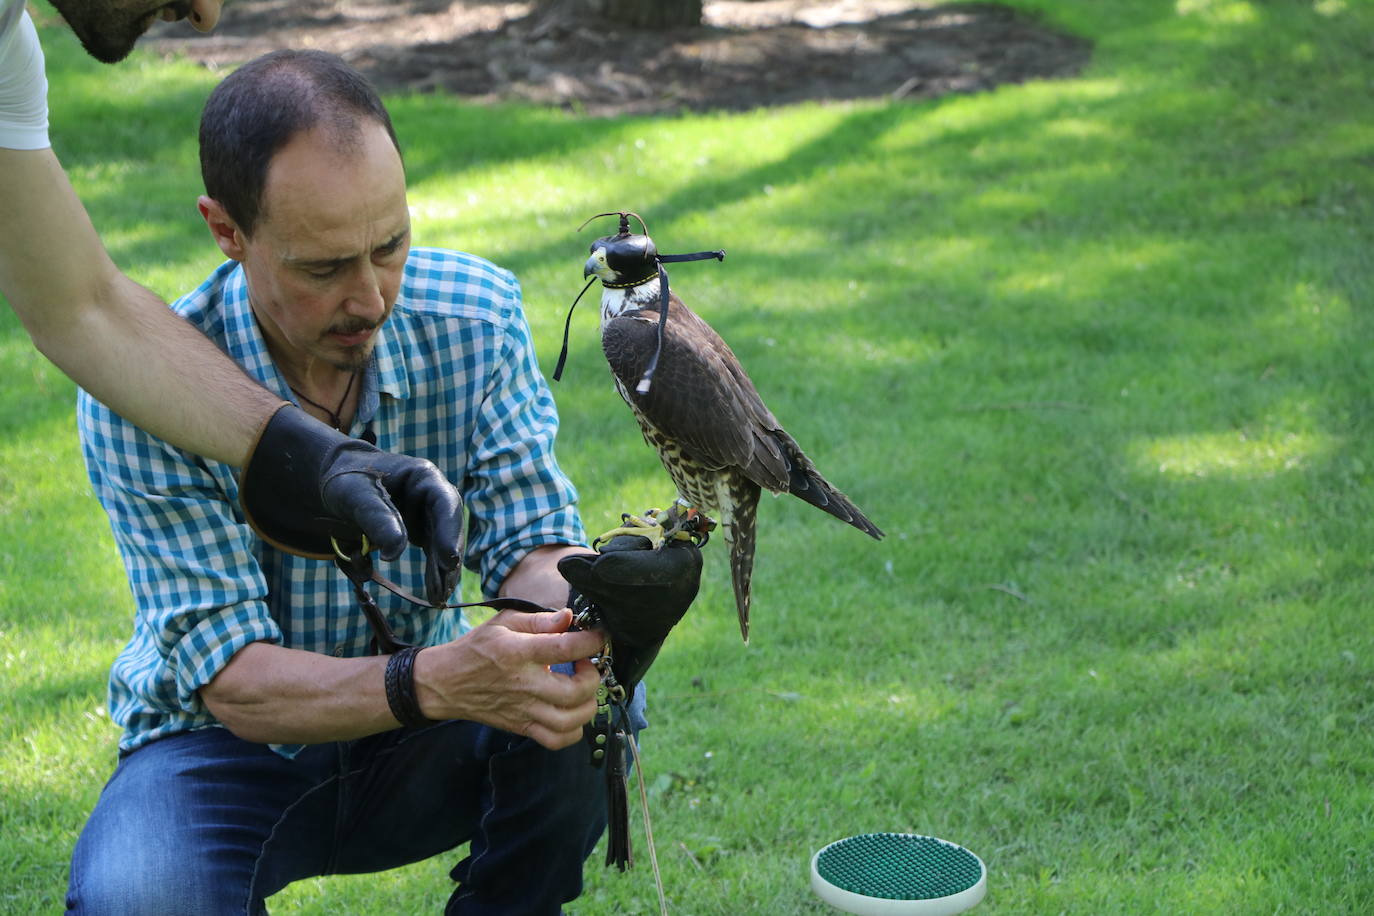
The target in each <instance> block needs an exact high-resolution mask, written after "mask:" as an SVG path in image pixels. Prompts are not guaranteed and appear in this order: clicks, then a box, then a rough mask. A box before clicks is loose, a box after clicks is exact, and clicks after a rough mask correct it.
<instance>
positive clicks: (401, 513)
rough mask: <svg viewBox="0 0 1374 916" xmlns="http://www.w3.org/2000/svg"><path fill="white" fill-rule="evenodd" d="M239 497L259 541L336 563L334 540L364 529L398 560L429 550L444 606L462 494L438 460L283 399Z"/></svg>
mask: <svg viewBox="0 0 1374 916" xmlns="http://www.w3.org/2000/svg"><path fill="white" fill-rule="evenodd" d="M239 502H240V503H241V504H242V506H243V511H244V514H245V515H246V516H247V518H248V524H250V525H251V526H252V527H253V530H254V531H256V532H257V533H258V534H259V535H260V536H261V537H262V539H263V540H265V541H267V542H268V543H269V544H272V545H273V546H274V547H278V548H280V549H282V550H285V551H287V552H288V553H293V554H296V555H297V556H302V557H312V558H314V559H319V560H332V559H334V558H335V551H334V547H333V544H332V543H331V538H337V539H338V540H339V541H340V542H341V543H346V544H348V545H350V548H352V547H356V545H357V544H358V543H360V542H361V540H362V538H363V536H366V538H367V540H368V541H369V542H371V543H372V544H375V545H377V546H378V547H380V548H381V551H382V557H383V558H384V559H387V560H394V559H396V558H397V557H399V556H400V555H401V553H402V552H403V551H404V550H405V548H406V541H407V539H409V541H410V542H411V543H413V544H415V545H416V546H417V547H420V548H422V549H423V550H424V551H425V560H426V563H425V597H426V598H427V599H428V601H429V602H430V604H432V605H435V606H438V605H440V604H443V603H444V601H445V600H446V599H447V598H448V596H449V594H450V593H452V591H453V587H454V586H455V585H456V584H457V582H458V577H459V575H461V573H462V567H461V563H462V558H463V500H462V497H461V496H460V495H459V493H458V491H457V489H456V488H454V486H453V485H452V484H451V483H449V482H448V480H447V479H446V478H445V477H444V475H443V474H442V473H441V472H440V471H439V469H438V468H437V467H435V466H434V465H433V464H431V463H430V462H428V461H424V460H422V459H419V458H410V457H407V456H405V455H396V454H392V453H391V452H384V451H382V450H381V449H379V448H377V447H376V446H374V445H370V444H368V443H367V442H364V441H362V440H361V439H353V438H351V437H349V436H346V435H344V434H343V433H341V432H339V431H337V430H335V429H331V428H330V427H328V426H326V425H325V424H323V423H320V422H319V421H317V420H315V419H313V418H312V417H311V416H310V415H309V414H307V413H306V412H305V411H303V410H301V409H300V408H298V407H293V406H291V405H289V404H288V405H286V406H284V407H282V408H281V409H280V410H278V411H277V412H276V413H275V414H274V415H273V416H272V419H270V420H269V421H267V425H266V426H265V427H263V430H262V434H261V435H260V436H259V437H258V441H257V444H256V445H255V446H254V447H253V451H252V452H251V453H250V454H249V456H248V461H247V463H246V464H245V465H244V468H243V473H242V475H241V476H240V478H239Z"/></svg>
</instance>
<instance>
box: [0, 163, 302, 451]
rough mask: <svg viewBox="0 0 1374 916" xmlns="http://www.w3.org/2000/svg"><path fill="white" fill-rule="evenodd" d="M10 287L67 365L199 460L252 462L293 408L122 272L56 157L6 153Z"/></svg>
mask: <svg viewBox="0 0 1374 916" xmlns="http://www.w3.org/2000/svg"><path fill="white" fill-rule="evenodd" d="M0 290H2V291H3V292H4V294H5V296H6V298H7V299H8V300H9V302H10V304H11V306H12V307H13V308H14V310H15V312H16V313H17V314H18V315H19V318H20V320H21V321H22V322H23V323H24V326H25V328H26V329H27V330H28V332H29V335H30V336H31V337H32V338H33V341H34V344H35V345H36V346H37V347H38V349H39V350H40V351H42V352H43V354H44V355H45V356H47V357H48V358H49V359H50V360H52V361H53V363H55V364H56V365H57V366H58V368H60V369H61V370H62V371H63V372H65V373H66V374H67V375H68V376H70V377H71V378H72V379H73V380H74V381H75V382H76V383H77V384H79V385H81V387H83V388H85V389H86V390H87V391H89V392H91V394H93V395H94V396H95V397H96V398H98V399H99V400H100V401H102V402H104V403H105V404H107V405H109V406H110V407H111V408H112V409H114V410H115V411H116V412H118V413H119V414H120V415H121V416H123V417H125V418H126V419H128V420H130V421H131V422H133V423H135V424H137V425H138V426H141V427H143V428H144V429H146V430H148V431H149V432H152V433H154V434H155V435H157V436H159V437H161V438H163V439H166V440H167V441H169V442H171V443H173V444H174V445H178V446H180V447H182V448H184V449H186V450H188V451H192V452H195V453H196V454H199V455H203V456H205V457H207V458H211V459H214V460H217V461H223V462H226V463H229V464H235V465H239V464H242V463H243V461H244V459H245V458H246V457H247V455H248V452H249V450H250V449H251V448H252V446H253V443H254V442H255V440H256V436H257V434H258V432H259V431H260V430H261V429H262V426H263V424H265V423H266V421H267V420H268V419H269V418H270V417H271V416H272V414H273V413H274V412H275V411H276V410H277V408H279V407H280V406H281V404H282V400H281V398H279V397H277V396H276V395H274V394H272V393H271V392H269V391H267V390H266V389H264V388H262V387H261V386H260V385H258V384H257V383H256V382H254V381H253V380H252V379H250V378H249V377H248V376H247V375H246V374H244V372H243V370H242V369H240V368H239V367H238V366H237V365H236V364H235V363H234V362H233V361H232V360H231V359H229V357H228V356H226V355H225V354H224V353H223V352H221V351H220V350H219V349H218V348H217V347H215V345H214V344H212V343H211V342H210V341H209V340H208V339H207V338H206V337H205V336H204V335H202V334H201V333H200V332H199V331H197V330H196V329H195V328H193V327H191V325H189V324H187V323H186V322H185V321H183V320H181V319H180V318H179V317H177V316H176V315H175V314H173V313H172V312H170V311H169V310H168V308H167V305H166V303H165V302H163V301H162V300H161V299H160V298H159V297H158V296H156V295H155V294H153V293H152V292H150V291H148V290H147V289H144V288H143V287H142V286H140V285H138V284H137V283H135V282H133V281H132V280H130V279H129V278H127V277H125V276H124V275H123V274H122V273H120V271H119V269H118V268H117V267H116V266H115V265H114V263H113V262H112V261H111V260H110V258H109V255H108V254H107V253H106V252H105V248H104V246H103V245H102V244H101V242H100V239H99V237H98V236H97V235H96V232H95V229H94V227H93V226H92V225H91V222H90V219H89V218H88V217H87V215H86V211H85V208H84V207H82V205H81V202H80V201H79V200H78V199H77V197H76V194H75V192H74V191H73V190H72V187H71V184H70V183H69V182H68V181H67V177H66V175H65V174H64V173H63V171H62V167H61V165H60V164H59V163H58V161H57V158H56V157H55V156H54V155H53V154H52V151H51V150H23V151H18V150H6V149H0Z"/></svg>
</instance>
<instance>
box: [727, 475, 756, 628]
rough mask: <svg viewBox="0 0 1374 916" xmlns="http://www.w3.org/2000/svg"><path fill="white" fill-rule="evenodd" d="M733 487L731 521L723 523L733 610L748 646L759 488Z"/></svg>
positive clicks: (748, 486)
mask: <svg viewBox="0 0 1374 916" xmlns="http://www.w3.org/2000/svg"><path fill="white" fill-rule="evenodd" d="M741 483H742V484H743V486H740V487H738V488H735V487H732V488H731V490H732V492H731V494H730V496H731V503H732V505H731V510H732V511H731V518H730V521H729V522H722V527H723V528H724V530H725V540H726V543H728V544H729V545H730V583H731V584H732V585H733V586H734V589H735V610H736V611H737V612H738V613H739V635H740V636H742V637H744V641H745V643H748V642H749V604H750V597H749V583H750V581H751V580H752V579H753V577H754V522H755V519H756V518H757V517H758V509H759V488H758V486H756V485H754V484H753V483H752V482H749V481H741Z"/></svg>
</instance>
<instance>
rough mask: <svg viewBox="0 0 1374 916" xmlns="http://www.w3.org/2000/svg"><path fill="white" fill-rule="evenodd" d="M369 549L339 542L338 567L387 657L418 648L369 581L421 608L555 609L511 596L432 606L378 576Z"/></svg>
mask: <svg viewBox="0 0 1374 916" xmlns="http://www.w3.org/2000/svg"><path fill="white" fill-rule="evenodd" d="M368 546H369V545H368V543H367V541H366V539H364V541H363V543H362V546H361V548H360V549H358V550H356V551H353V552H345V551H344V550H343V549H342V548H341V547H339V545H338V542H337V541H336V542H335V543H334V565H335V566H337V567H339V569H340V571H342V572H343V574H344V575H345V576H347V577H348V581H349V582H350V583H352V585H353V594H354V595H355V596H356V597H357V599H358V605H359V606H360V607H361V608H362V611H363V616H365V617H366V618H367V622H368V624H370V625H371V627H372V640H373V642H374V643H375V644H376V647H377V651H379V652H381V653H382V654H384V655H394V654H396V653H398V652H400V651H401V650H402V649H413V648H415V647H414V646H412V645H411V644H410V643H407V642H402V641H401V640H400V639H398V638H397V637H396V631H395V630H393V629H391V624H390V623H388V622H387V619H386V614H385V613H383V612H382V609H381V608H380V607H379V606H378V605H377V601H376V599H374V598H373V597H372V595H371V593H369V592H368V590H367V589H366V588H364V585H365V584H366V583H369V582H375V583H376V584H377V585H380V586H381V587H382V588H384V589H386V590H387V591H389V592H391V593H392V594H393V595H395V596H397V597H398V598H401V599H404V600H405V601H409V602H410V603H411V604H415V605H419V606H420V607H433V608H468V607H486V608H492V609H493V610H497V611H525V612H527V613H532V614H533V613H540V612H543V611H550V610H553V608H547V607H544V605H542V604H539V603H537V602H534V601H528V600H526V599H524V598H510V597H502V598H487V599H484V600H482V601H462V602H457V603H454V604H430V603H429V602H428V601H425V600H423V599H421V598H418V597H416V596H415V595H413V594H411V593H410V592H409V591H407V590H405V589H404V588H402V587H401V586H399V585H397V584H396V583H395V582H392V581H391V580H390V579H388V578H386V577H385V576H383V575H381V574H380V573H378V572H377V570H376V569H375V567H373V565H372V557H371V555H370V554H369V552H368ZM417 709H418V707H417ZM393 711H394V710H393Z"/></svg>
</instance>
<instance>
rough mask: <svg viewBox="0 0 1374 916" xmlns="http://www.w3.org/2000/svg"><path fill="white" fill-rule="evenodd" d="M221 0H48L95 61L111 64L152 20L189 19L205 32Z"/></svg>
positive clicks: (131, 45) (216, 19) (214, 17)
mask: <svg viewBox="0 0 1374 916" xmlns="http://www.w3.org/2000/svg"><path fill="white" fill-rule="evenodd" d="M221 2H222V0H171V2H168V0H52V5H53V6H54V7H56V8H57V11H58V12H59V13H61V14H62V18H63V19H65V20H67V24H68V25H69V26H71V28H72V31H73V32H75V33H76V37H77V38H79V39H81V44H82V46H83V47H84V48H85V49H86V51H87V52H88V53H89V54H90V55H91V56H92V57H94V58H95V59H96V60H99V61H102V62H104V63H107V64H113V63H115V62H117V61H121V60H123V59H124V58H125V57H126V56H128V54H129V52H130V51H132V50H133V47H134V43H135V42H136V41H138V39H139V37H140V36H141V35H142V34H143V33H144V32H146V31H148V26H150V25H152V24H153V20H154V19H166V20H174V19H185V18H186V17H188V16H189V17H190V18H191V24H192V25H194V26H195V27H196V28H197V29H198V30H200V31H202V32H208V31H210V30H211V29H213V28H214V27H215V23H216V22H218V21H219V9H220V5H221Z"/></svg>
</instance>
